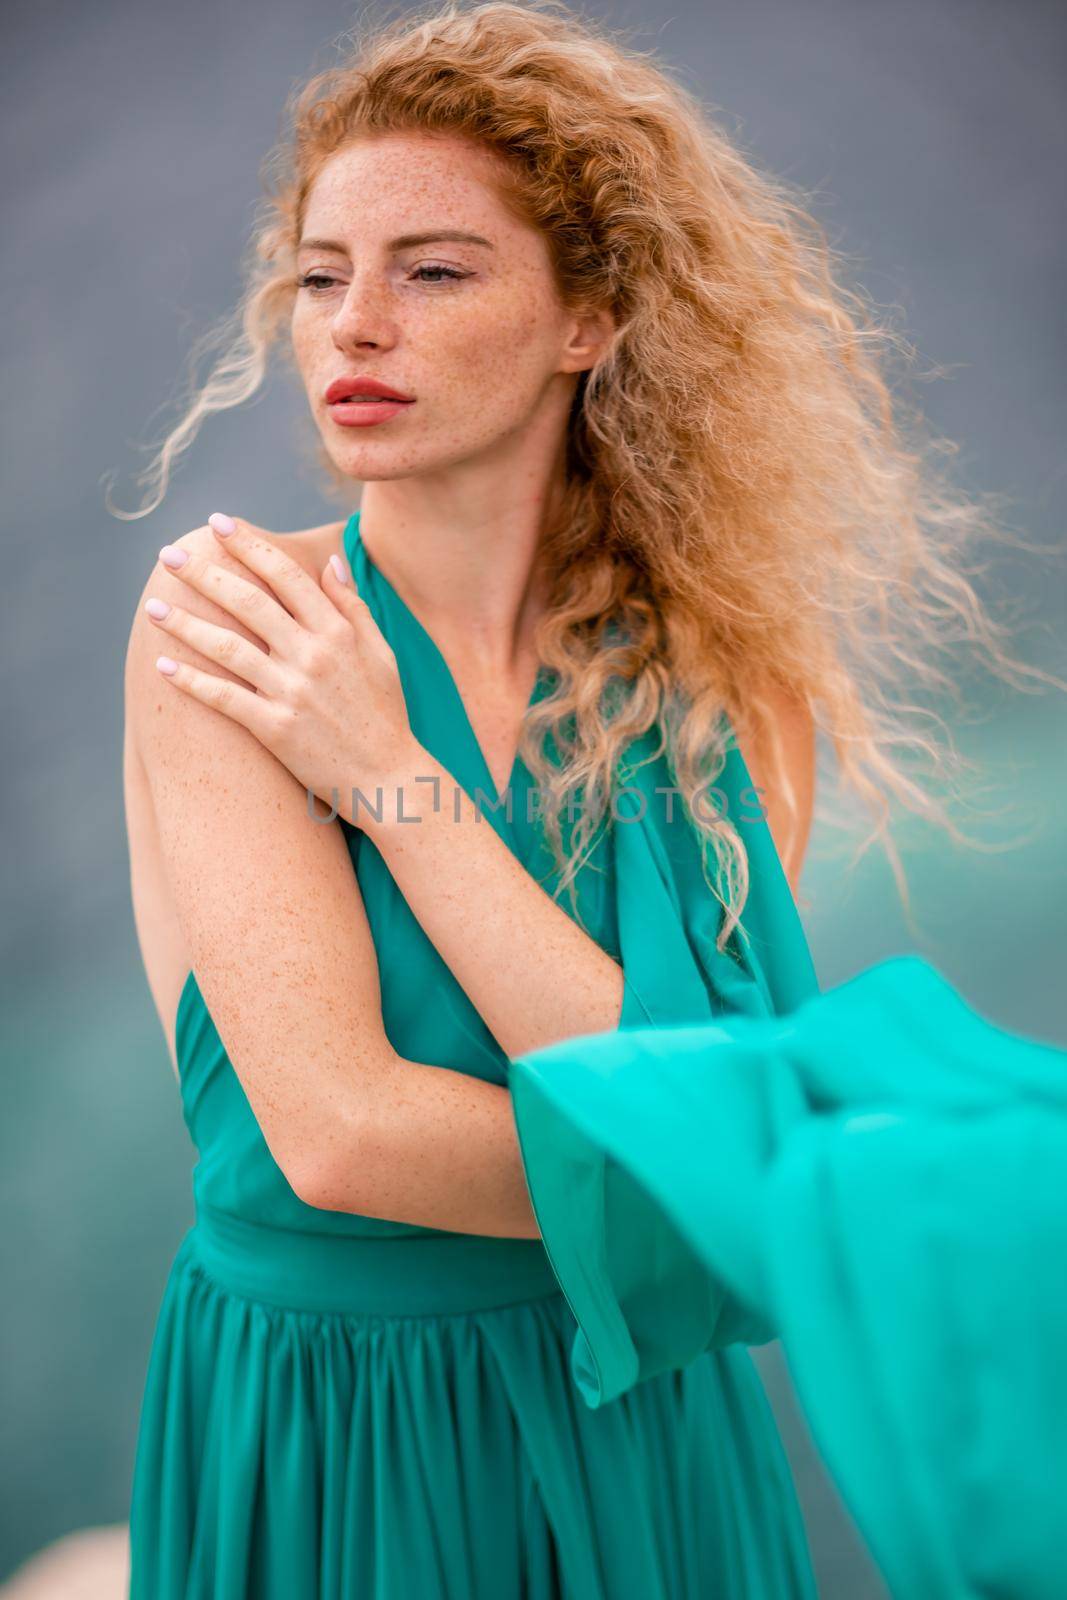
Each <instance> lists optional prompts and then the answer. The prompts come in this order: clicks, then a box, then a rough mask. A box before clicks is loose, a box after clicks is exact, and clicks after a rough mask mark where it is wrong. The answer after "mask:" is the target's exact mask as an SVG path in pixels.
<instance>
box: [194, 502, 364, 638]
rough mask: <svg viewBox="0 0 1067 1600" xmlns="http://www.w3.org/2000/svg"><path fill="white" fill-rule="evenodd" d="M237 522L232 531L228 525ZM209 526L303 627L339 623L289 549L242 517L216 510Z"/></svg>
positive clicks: (314, 630)
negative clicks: (260, 531) (227, 529)
mask: <svg viewBox="0 0 1067 1600" xmlns="http://www.w3.org/2000/svg"><path fill="white" fill-rule="evenodd" d="M228 523H233V528H232V531H230V532H227V531H226V526H225V525H226V524H228ZM208 526H209V527H210V528H211V529H212V531H213V532H214V534H215V536H216V538H217V539H218V541H219V544H220V545H221V547H222V548H223V549H224V550H225V551H226V552H227V554H228V555H233V556H236V557H237V559H238V561H243V562H244V564H245V566H246V567H247V568H248V569H249V571H250V572H254V573H256V574H257V576H258V577H260V578H263V579H264V580H265V582H267V583H269V584H270V586H271V589H272V590H273V591H274V593H275V594H276V595H277V596H278V599H279V600H280V601H281V603H282V604H283V605H284V607H285V609H286V610H287V611H288V612H289V614H290V616H292V617H295V619H296V621H297V622H298V623H299V624H300V626H301V627H302V628H306V629H307V630H308V632H309V633H324V632H325V631H326V630H327V629H328V628H329V626H330V624H331V623H335V622H336V620H337V619H336V617H335V616H334V614H333V608H332V607H331V605H330V604H329V602H328V601H327V599H326V596H325V595H324V594H323V592H322V590H321V589H320V588H319V585H318V584H317V583H316V582H315V580H314V578H313V577H312V576H311V574H310V573H309V572H308V571H307V569H306V568H305V567H303V566H301V564H300V562H299V561H297V560H295V559H294V558H293V557H292V556H291V555H289V553H288V551H286V550H284V549H282V548H281V547H280V546H279V545H277V544H275V543H273V542H272V541H271V540H269V539H264V538H263V537H262V535H260V534H257V533H254V532H253V531H252V529H251V527H250V526H249V524H248V523H247V522H244V521H242V519H241V518H240V517H227V516H225V514H224V513H223V512H220V511H213V512H212V513H211V516H210V517H209V518H208Z"/></svg>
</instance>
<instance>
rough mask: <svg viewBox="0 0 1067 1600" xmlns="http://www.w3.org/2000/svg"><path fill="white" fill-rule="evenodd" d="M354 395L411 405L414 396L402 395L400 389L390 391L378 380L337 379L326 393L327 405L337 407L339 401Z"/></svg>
mask: <svg viewBox="0 0 1067 1600" xmlns="http://www.w3.org/2000/svg"><path fill="white" fill-rule="evenodd" d="M353 395H368V396H369V397H370V398H371V399H374V400H401V401H405V402H407V403H409V404H410V402H411V401H412V399H413V398H414V396H412V395H410V394H401V393H400V391H399V389H390V388H389V387H388V386H387V385H386V384H384V383H379V382H378V380H377V378H335V379H334V380H333V382H332V383H331V384H330V387H329V388H328V389H327V391H326V395H325V399H326V404H327V405H329V406H332V405H336V404H337V402H338V401H339V400H348V399H350V398H351V397H352V396H353Z"/></svg>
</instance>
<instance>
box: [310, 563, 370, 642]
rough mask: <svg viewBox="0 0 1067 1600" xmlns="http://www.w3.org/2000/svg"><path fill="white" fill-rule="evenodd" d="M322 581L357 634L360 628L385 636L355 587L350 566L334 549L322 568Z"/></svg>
mask: <svg viewBox="0 0 1067 1600" xmlns="http://www.w3.org/2000/svg"><path fill="white" fill-rule="evenodd" d="M322 583H323V588H324V591H325V592H326V593H327V594H328V595H329V596H330V599H331V600H332V602H333V604H334V607H335V608H336V609H337V610H338V611H339V612H340V613H341V615H342V616H343V617H344V618H345V619H346V621H348V622H350V623H351V624H352V626H353V628H355V629H356V630H357V634H358V633H359V632H360V631H361V630H362V631H363V633H364V634H366V632H368V631H369V632H370V633H371V634H373V635H374V637H375V638H378V639H384V638H385V635H384V634H383V633H382V631H381V629H380V628H379V626H378V624H377V622H376V621H375V618H374V613H373V611H372V610H371V608H370V606H369V605H368V604H367V602H366V601H365V600H364V598H363V596H362V595H361V594H360V592H359V589H358V588H357V587H356V580H355V577H354V575H353V573H352V570H351V568H350V567H348V566H347V565H346V563H345V561H344V558H343V557H342V556H339V555H338V554H337V552H336V551H335V552H334V553H333V554H332V555H331V556H330V559H329V561H327V563H326V565H325V566H324V567H323V569H322Z"/></svg>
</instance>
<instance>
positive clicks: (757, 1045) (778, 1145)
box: [510, 955, 1067, 1600]
mask: <svg viewBox="0 0 1067 1600" xmlns="http://www.w3.org/2000/svg"><path fill="white" fill-rule="evenodd" d="M510 1083H511V1089H512V1099H513V1106H514V1110H515V1116H516V1126H517V1129H518V1133H519V1137H520V1141H521V1143H522V1146H523V1149H524V1151H526V1152H527V1153H528V1170H529V1176H530V1182H531V1185H532V1188H531V1199H532V1202H533V1205H534V1209H535V1211H536V1214H537V1217H538V1220H539V1222H540V1224H541V1227H542V1233H543V1236H544V1239H545V1243H546V1246H547V1248H548V1249H549V1251H550V1252H551V1253H552V1256H553V1260H554V1262H555V1264H556V1265H557V1268H562V1269H563V1273H562V1281H563V1286H564V1288H565V1289H566V1288H568V1281H569V1282H570V1284H571V1285H572V1286H573V1292H572V1293H571V1304H572V1305H573V1306H574V1307H575V1309H576V1310H577V1313H578V1318H579V1323H580V1329H581V1331H580V1336H579V1337H580V1339H581V1341H582V1342H581V1350H582V1365H581V1372H580V1380H581V1382H580V1386H581V1388H582V1391H583V1393H584V1395H585V1397H586V1400H587V1403H589V1404H595V1403H598V1402H599V1401H600V1400H602V1398H603V1397H604V1395H605V1394H617V1393H620V1392H622V1391H623V1388H624V1385H625V1383H626V1382H627V1381H628V1380H629V1378H630V1377H631V1375H632V1374H633V1373H634V1372H640V1371H641V1370H645V1369H654V1368H656V1367H657V1366H658V1365H659V1364H660V1361H661V1352H662V1347H663V1345H664V1344H666V1345H667V1346H668V1347H669V1348H678V1347H680V1346H682V1345H685V1344H691V1345H693V1346H694V1347H696V1346H698V1345H699V1344H700V1343H701V1342H702V1341H703V1342H704V1343H705V1344H706V1345H707V1347H709V1348H713V1347H715V1346H717V1345H719V1344H721V1343H722V1342H723V1341H724V1340H725V1339H729V1338H731V1337H734V1336H735V1334H736V1331H737V1329H738V1328H747V1329H750V1330H751V1329H754V1328H756V1327H760V1328H762V1329H763V1331H764V1332H765V1334H766V1336H768V1337H770V1336H772V1335H773V1334H779V1335H780V1336H781V1339H782V1345H783V1350H784V1352H785V1355H786V1359H787V1362H788V1366H789V1369H790V1372H791V1374H792V1377H793V1380H794V1383H795V1386H796V1391H797V1395H798V1398H799V1400H800V1403H801V1405H802V1406H803V1408H804V1411H805V1414H806V1416H807V1419H808V1422H809V1424H810V1426H811V1430H812V1436H813V1438H814V1440H815V1442H816V1444H817V1446H818V1447H819V1449H820V1452H821V1453H822V1455H823V1458H824V1460H825V1462H826V1464H827V1466H828V1468H829V1470H830V1471H831V1473H832V1475H833V1477H834V1479H835V1481H836V1483H837V1486H838V1488H839V1489H840V1491H841V1493H842V1496H843V1498H844V1500H845V1502H846V1504H847V1505H848V1506H849V1507H850V1509H851V1511H852V1513H853V1515H854V1518H855V1520H856V1522H857V1524H858V1526H859V1528H860V1531H861V1532H862V1533H863V1535H864V1537H865V1538H866V1541H867V1543H868V1545H869V1547H870V1550H871V1553H872V1555H873V1557H874V1559H875V1561H876V1562H877V1564H878V1565H879V1567H880V1569H881V1571H882V1573H883V1575H884V1577H885V1579H886V1581H887V1583H888V1584H889V1587H890V1591H891V1593H892V1594H893V1595H894V1596H900V1597H901V1600H991V1597H992V1596H1003V1597H1004V1600H1008V1597H1011V1600H1062V1597H1063V1596H1064V1595H1065V1594H1067V1544H1065V1534H1064V1529H1065V1518H1067V1360H1065V1357H1064V1352H1065V1350H1067V1272H1065V1269H1067V1192H1065V1178H1067V1052H1064V1051H1062V1050H1060V1049H1057V1048H1055V1047H1053V1046H1051V1045H1048V1044H1043V1043H1041V1042H1039V1041H1034V1040H1030V1039H1026V1038H1023V1037H1019V1036H1016V1035H1014V1034H1011V1033H1008V1032H1006V1031H1004V1030H1001V1029H999V1028H997V1027H994V1026H993V1024H992V1023H990V1022H988V1021H986V1020H985V1019H984V1018H982V1017H981V1016H980V1015H978V1014H977V1013H976V1012H975V1011H974V1010H973V1009H972V1008H971V1007H970V1006H968V1005H967V1004H966V1002H965V1001H964V1000H963V998H962V997H961V996H960V995H959V994H958V993H957V991H956V990H955V989H954V988H953V986H952V985H951V984H950V983H949V982H948V980H947V979H946V978H944V977H943V975H942V974H941V973H940V972H938V971H937V969H936V968H935V967H934V966H932V965H931V964H930V963H929V962H927V961H926V960H924V959H923V958H921V957H919V956H914V955H908V956H898V957H894V958H892V959H890V960H887V961H883V962H880V963H878V964H876V965H874V966H872V967H869V968H867V969H866V970H864V971H863V972H861V973H860V974H858V975H857V976H856V977H854V978H852V979H850V980H849V981H848V982H846V983H843V984H841V985H840V986H838V987H837V988H834V989H831V990H828V991H827V992H825V993H824V994H822V995H816V996H813V997H811V998H809V999H808V1000H807V1001H806V1002H804V1003H803V1004H802V1005H801V1006H800V1007H799V1008H798V1009H797V1010H796V1011H795V1012H793V1013H792V1014H791V1015H790V1016H787V1017H778V1018H771V1019H753V1018H745V1017H731V1018H724V1019H720V1020H718V1021H717V1022H715V1023H712V1024H707V1025H703V1026H700V1025H698V1026H675V1027H668V1028H664V1029H654V1028H645V1029H635V1030H631V1031H630V1032H628V1033H627V1034H625V1035H623V1034H599V1035H590V1036H587V1037H584V1038H574V1039H570V1040H567V1041H565V1042H563V1043H560V1044H556V1045H552V1046H550V1047H548V1048H546V1049H544V1050H540V1051H535V1052H532V1053H530V1054H529V1055H527V1056H524V1057H521V1058H519V1059H517V1060H515V1061H513V1062H512V1064H511V1069H510ZM587 1191H595V1193H596V1194H597V1195H598V1196H599V1197H601V1201H602V1203H601V1204H600V1205H599V1206H598V1207H596V1208H595V1209H594V1210H593V1212H592V1214H591V1216H590V1220H589V1227H590V1229H591V1230H593V1231H595V1232H596V1233H597V1234H598V1235H599V1237H600V1239H601V1243H602V1247H603V1248H602V1251H601V1255H600V1261H599V1270H598V1271H596V1272H595V1273H594V1274H590V1272H589V1270H588V1264H589V1262H590V1261H593V1260H596V1252H595V1250H594V1249H593V1246H592V1244H591V1243H590V1242H587V1243H586V1245H585V1246H584V1247H583V1248H582V1249H581V1251H580V1252H579V1251H578V1250H576V1248H575V1240H574V1229H573V1206H572V1200H571V1197H572V1196H573V1195H574V1193H575V1192H579V1193H583V1194H584V1193H586V1192H587ZM664 1225H667V1226H669V1227H671V1228H673V1229H674V1230H675V1232H676V1236H677V1242H676V1247H675V1250H676V1253H680V1252H682V1251H683V1250H689V1251H691V1252H692V1253H693V1255H694V1256H695V1257H696V1258H698V1259H699V1260H700V1261H701V1262H702V1263H703V1265H704V1268H705V1271H706V1276H707V1283H706V1288H705V1296H704V1302H703V1304H701V1302H700V1299H699V1297H698V1296H697V1294H696V1293H695V1292H694V1293H693V1294H688V1293H686V1294H683V1295H681V1296H679V1295H678V1294H677V1292H676V1284H675V1282H674V1280H673V1278H672V1277H671V1276H670V1275H668V1276H667V1277H666V1278H665V1279H664V1281H663V1283H662V1286H661V1288H662V1293H661V1295H660V1297H659V1306H658V1313H659V1314H658V1317H657V1315H656V1309H657V1308H656V1307H655V1306H654V1304H653V1302H652V1300H651V1299H649V1298H639V1299H637V1300H636V1301H635V1300H634V1298H633V1296H632V1294H631V1280H630V1272H631V1270H632V1265H633V1263H632V1261H627V1260H623V1261H622V1262H621V1264H620V1257H619V1256H618V1255H617V1254H616V1249H615V1246H616V1243H617V1241H618V1240H619V1239H620V1238H621V1237H622V1236H623V1235H624V1234H626V1235H632V1237H634V1238H637V1239H646V1238H656V1237H658V1235H659V1234H660V1233H661V1231H662V1229H663V1227H664ZM702 1317H703V1325H702V1326H701V1318H702Z"/></svg>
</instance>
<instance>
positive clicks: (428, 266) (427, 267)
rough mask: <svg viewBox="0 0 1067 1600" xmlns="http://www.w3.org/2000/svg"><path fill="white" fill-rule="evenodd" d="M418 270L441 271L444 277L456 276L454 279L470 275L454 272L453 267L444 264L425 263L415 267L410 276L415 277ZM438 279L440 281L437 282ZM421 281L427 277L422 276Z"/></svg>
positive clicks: (424, 281)
mask: <svg viewBox="0 0 1067 1600" xmlns="http://www.w3.org/2000/svg"><path fill="white" fill-rule="evenodd" d="M420 272H443V273H444V275H445V277H446V278H456V279H459V278H468V277H469V276H470V274H469V273H468V272H456V271H455V269H454V268H453V267H446V266H443V265H431V264H430V263H425V264H424V265H423V266H421V267H416V268H415V269H414V271H413V272H412V277H413V278H414V277H416V276H417V275H418V274H419V273H420ZM440 281H441V280H440V279H438V280H437V282H440ZM422 282H423V283H426V282H427V279H425V278H423V279H422Z"/></svg>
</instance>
